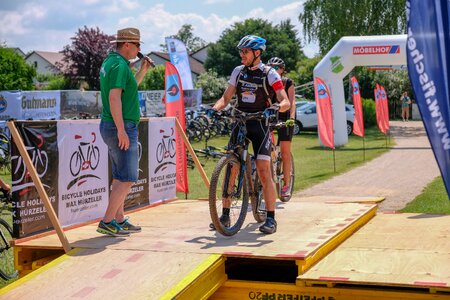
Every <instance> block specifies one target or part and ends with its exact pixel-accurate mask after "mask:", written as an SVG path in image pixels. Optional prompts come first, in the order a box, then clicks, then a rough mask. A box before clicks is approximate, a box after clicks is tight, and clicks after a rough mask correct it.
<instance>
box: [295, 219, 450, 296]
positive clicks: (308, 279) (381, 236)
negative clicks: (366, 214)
mask: <svg viewBox="0 0 450 300" xmlns="http://www.w3.org/2000/svg"><path fill="white" fill-rule="evenodd" d="M449 225H450V216H449V215H422V214H378V215H377V216H376V217H375V218H373V219H372V220H371V221H370V222H369V223H367V224H366V225H365V226H364V227H363V228H362V229H360V230H359V231H358V232H356V233H355V234H354V235H352V236H351V237H350V238H349V239H347V240H346V241H345V242H344V243H342V244H341V245H340V246H339V247H338V248H337V249H336V250H335V251H333V252H332V253H331V254H329V255H328V256H327V257H325V258H324V259H323V260H322V261H320V262H319V263H318V264H317V265H315V266H313V267H312V268H311V269H310V270H309V271H307V272H306V273H304V274H303V275H300V276H299V277H298V278H297V282H298V283H299V284H301V285H314V284H318V283H324V284H326V283H329V284H330V283H331V284H334V283H340V284H345V285H347V284H355V285H377V286H397V287H398V286H401V287H408V288H411V287H413V288H429V289H430V290H433V289H436V290H442V291H445V292H447V291H448V292H450V238H449V237H450V226H449ZM449 298H450V294H449Z"/></svg>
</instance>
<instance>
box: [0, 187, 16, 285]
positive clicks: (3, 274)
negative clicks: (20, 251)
mask: <svg viewBox="0 0 450 300" xmlns="http://www.w3.org/2000/svg"><path fill="white" fill-rule="evenodd" d="M0 191H1V192H2V193H1V194H0V205H1V207H0V212H1V215H0V263H1V264H0V278H2V279H3V280H11V279H13V278H16V277H17V276H18V274H19V272H18V271H17V270H15V269H14V261H13V249H12V247H11V246H10V244H9V243H10V240H11V239H12V235H13V230H12V228H11V225H10V224H9V223H8V222H7V221H6V220H5V219H3V217H4V216H5V215H7V214H9V215H10V209H12V207H10V206H11V204H12V199H11V193H8V192H7V191H5V190H3V189H0ZM4 211H6V213H4Z"/></svg>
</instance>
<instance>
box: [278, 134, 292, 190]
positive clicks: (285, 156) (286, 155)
mask: <svg viewBox="0 0 450 300" xmlns="http://www.w3.org/2000/svg"><path fill="white" fill-rule="evenodd" d="M280 149H281V159H282V160H283V174H284V186H289V183H290V180H291V142H290V141H281V142H280Z"/></svg>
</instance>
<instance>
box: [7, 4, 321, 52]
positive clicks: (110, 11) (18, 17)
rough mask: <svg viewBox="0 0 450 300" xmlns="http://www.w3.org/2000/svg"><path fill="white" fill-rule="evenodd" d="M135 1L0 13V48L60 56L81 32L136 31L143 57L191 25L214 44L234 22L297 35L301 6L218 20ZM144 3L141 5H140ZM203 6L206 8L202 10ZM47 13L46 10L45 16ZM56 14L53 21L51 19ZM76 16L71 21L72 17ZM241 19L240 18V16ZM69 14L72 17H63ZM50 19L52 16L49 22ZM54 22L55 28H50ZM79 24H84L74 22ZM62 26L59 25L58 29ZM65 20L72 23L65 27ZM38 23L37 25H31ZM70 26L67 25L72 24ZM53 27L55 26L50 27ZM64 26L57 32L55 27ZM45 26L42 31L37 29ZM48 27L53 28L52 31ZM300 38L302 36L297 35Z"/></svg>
mask: <svg viewBox="0 0 450 300" xmlns="http://www.w3.org/2000/svg"><path fill="white" fill-rule="evenodd" d="M138 1H139V0H112V1H109V2H106V1H102V0H82V1H76V2H70V4H64V5H63V6H61V5H62V4H61V3H59V2H58V1H57V0H45V1H44V2H41V3H42V4H36V3H35V2H32V1H30V2H28V3H26V4H25V6H22V7H18V9H17V10H16V11H0V13H1V15H2V18H0V42H2V41H6V42H7V44H8V45H10V46H13V47H21V48H22V50H24V51H25V52H27V51H31V50H48V51H61V50H62V49H63V47H64V46H65V45H68V44H70V43H71V40H70V37H72V36H73V35H74V33H75V32H77V30H78V28H82V27H83V26H85V25H86V26H87V27H97V26H98V27H99V28H100V29H101V30H102V31H103V32H105V33H107V34H111V35H112V34H115V33H116V32H117V29H119V28H123V27H129V26H132V27H137V28H139V29H140V30H141V35H142V40H143V41H144V45H143V49H142V50H143V51H146V52H147V51H148V52H149V51H157V50H160V47H159V45H160V44H163V43H164V42H165V41H164V38H165V37H166V36H169V35H173V34H176V33H177V32H178V30H179V29H180V28H181V26H182V25H184V24H192V26H193V28H194V34H195V35H196V36H199V37H200V38H202V39H204V40H205V41H206V42H215V41H217V40H218V39H219V38H220V35H221V34H222V32H223V31H224V30H225V29H226V28H229V27H230V26H231V25H232V24H234V23H235V22H242V21H243V20H245V19H247V18H263V19H267V20H269V21H270V22H272V23H273V24H274V25H275V24H279V23H280V21H281V20H286V19H287V18H290V19H291V21H292V24H293V25H295V26H296V29H297V30H299V32H301V28H300V23H299V22H298V15H299V13H300V11H301V8H302V4H303V2H304V1H303V0H302V1H295V2H292V3H290V4H287V5H283V6H280V7H278V8H276V9H273V10H264V9H262V8H255V9H253V10H251V11H248V12H247V13H245V14H242V15H234V16H232V17H221V16H220V14H219V13H217V14H209V15H205V16H203V15H201V14H200V13H197V12H192V13H191V12H189V13H171V12H170V11H168V9H167V8H166V6H165V5H164V4H162V3H160V4H156V5H153V6H150V5H146V7H150V8H146V9H143V6H140V4H139V2H138ZM202 1H203V3H210V4H214V3H219V2H220V3H222V1H229V0H202ZM141 3H144V2H141ZM203 5H205V4H203ZM50 9H51V10H50ZM55 12H57V13H58V15H57V16H53V14H54V13H55ZM74 12H76V13H77V15H76V17H72V16H73V13H74ZM243 13H244V12H243ZM66 14H71V15H66ZM50 15H52V16H51V17H50ZM56 19H59V22H60V23H58V24H57V23H54V21H55V20H56ZM80 19H82V20H83V21H79V20H80ZM61 20H63V21H62V22H63V23H61ZM69 20H70V21H71V23H69ZM37 21H39V23H36V22H37ZM72 23H73V25H70V24H72ZM52 24H54V25H52ZM61 24H62V25H65V27H64V28H62V27H61V26H60V25H61ZM42 26H45V27H46V28H51V29H45V28H42ZM52 26H53V28H52ZM300 36H301V34H300ZM304 51H305V54H307V55H308V56H313V55H314V53H316V52H317V50H314V47H310V46H309V45H307V46H306V47H305V48H304Z"/></svg>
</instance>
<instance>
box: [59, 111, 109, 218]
mask: <svg viewBox="0 0 450 300" xmlns="http://www.w3.org/2000/svg"><path fill="white" fill-rule="evenodd" d="M99 123H100V120H86V121H76V122H75V121H60V122H58V126H57V128H58V149H59V169H58V174H59V176H58V177H59V178H58V183H59V184H58V185H59V197H58V202H59V207H58V216H59V221H60V223H61V225H62V226H67V225H72V224H77V223H81V222H86V221H90V220H94V219H97V218H100V217H102V216H103V215H104V214H105V211H106V207H107V206H108V194H109V190H108V154H107V153H108V147H107V146H106V144H105V143H104V142H103V140H102V138H101V136H100V131H99Z"/></svg>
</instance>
